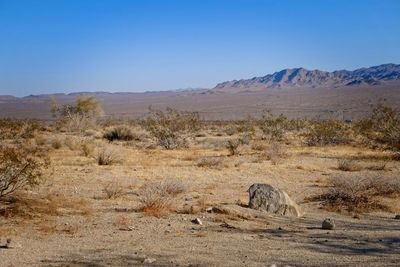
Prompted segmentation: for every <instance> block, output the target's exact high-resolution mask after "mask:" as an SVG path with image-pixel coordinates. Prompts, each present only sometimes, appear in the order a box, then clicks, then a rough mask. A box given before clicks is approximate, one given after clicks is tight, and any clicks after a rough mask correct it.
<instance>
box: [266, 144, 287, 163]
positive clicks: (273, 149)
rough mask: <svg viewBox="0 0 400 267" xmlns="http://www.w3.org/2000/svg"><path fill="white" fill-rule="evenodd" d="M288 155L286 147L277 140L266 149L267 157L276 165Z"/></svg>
mask: <svg viewBox="0 0 400 267" xmlns="http://www.w3.org/2000/svg"><path fill="white" fill-rule="evenodd" d="M286 156H287V151H286V148H285V147H284V146H283V145H282V144H280V143H279V142H276V141H275V142H272V143H271V145H270V147H269V149H268V150H267V151H266V157H267V159H268V160H271V162H272V164H274V165H276V164H279V163H280V162H281V161H282V159H284V158H285V157H286Z"/></svg>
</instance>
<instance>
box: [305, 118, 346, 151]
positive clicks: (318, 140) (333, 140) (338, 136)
mask: <svg viewBox="0 0 400 267" xmlns="http://www.w3.org/2000/svg"><path fill="white" fill-rule="evenodd" d="M305 139H306V140H305V142H306V144H308V145H309V146H324V145H338V144H347V143H349V142H350V141H351V133H350V128H349V126H348V125H346V124H344V123H343V122H341V121H338V120H333V119H330V120H324V121H317V122H314V123H313V125H312V126H311V127H310V129H309V130H308V132H307V133H306V134H305Z"/></svg>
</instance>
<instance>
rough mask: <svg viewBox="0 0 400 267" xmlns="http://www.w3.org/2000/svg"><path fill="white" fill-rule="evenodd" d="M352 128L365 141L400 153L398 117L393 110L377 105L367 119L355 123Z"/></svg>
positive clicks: (399, 120) (399, 119) (399, 123)
mask: <svg viewBox="0 0 400 267" xmlns="http://www.w3.org/2000/svg"><path fill="white" fill-rule="evenodd" d="M354 128H355V129H356V131H357V132H358V133H359V134H360V135H361V136H363V137H365V138H366V139H367V140H371V141H374V142H377V143H380V144H383V145H386V146H387V148H389V149H392V150H395V151H400V117H399V115H398V113H397V112H396V111H395V110H394V109H392V108H390V107H385V106H382V105H378V106H377V107H376V108H375V109H374V110H373V111H372V115H371V116H370V117H369V118H366V119H362V120H360V121H358V122H356V124H355V126H354Z"/></svg>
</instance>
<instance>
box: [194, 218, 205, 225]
mask: <svg viewBox="0 0 400 267" xmlns="http://www.w3.org/2000/svg"><path fill="white" fill-rule="evenodd" d="M192 223H194V224H198V225H203V222H202V221H201V220H200V219H199V218H196V219H194V220H192Z"/></svg>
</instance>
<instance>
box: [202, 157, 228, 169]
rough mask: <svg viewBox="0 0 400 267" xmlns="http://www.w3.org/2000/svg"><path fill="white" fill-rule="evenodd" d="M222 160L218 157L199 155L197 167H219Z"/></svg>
mask: <svg viewBox="0 0 400 267" xmlns="http://www.w3.org/2000/svg"><path fill="white" fill-rule="evenodd" d="M222 163H223V160H222V159H221V158H220V157H201V158H199V159H198V160H197V167H201V168H213V169H220V168H221V167H222Z"/></svg>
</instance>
